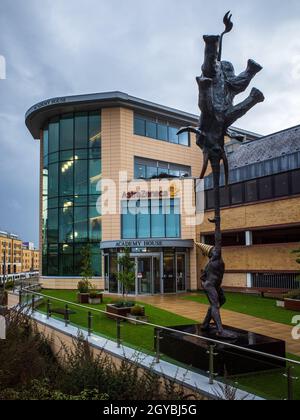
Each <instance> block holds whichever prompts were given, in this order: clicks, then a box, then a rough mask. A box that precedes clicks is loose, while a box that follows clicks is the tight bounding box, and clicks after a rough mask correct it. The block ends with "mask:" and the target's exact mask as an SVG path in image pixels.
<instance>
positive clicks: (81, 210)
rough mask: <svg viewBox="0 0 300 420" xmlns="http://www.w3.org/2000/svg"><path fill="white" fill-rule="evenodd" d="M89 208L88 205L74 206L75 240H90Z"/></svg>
mask: <svg viewBox="0 0 300 420" xmlns="http://www.w3.org/2000/svg"><path fill="white" fill-rule="evenodd" d="M87 225H88V209H87V208H86V207H75V208H74V241H75V242H88V239H89V235H88V226H87Z"/></svg>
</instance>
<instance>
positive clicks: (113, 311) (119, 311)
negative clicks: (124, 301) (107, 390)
mask: <svg viewBox="0 0 300 420" xmlns="http://www.w3.org/2000/svg"><path fill="white" fill-rule="evenodd" d="M130 311H131V307H128V308H126V307H125V308H124V307H122V308H118V307H117V306H116V305H113V304H110V305H106V313H107V316H108V318H110V319H115V320H117V319H118V317H117V316H114V315H118V316H123V317H125V318H127V316H128V315H129V314H130ZM121 321H122V319H121Z"/></svg>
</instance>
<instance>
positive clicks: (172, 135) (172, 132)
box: [169, 127, 179, 144]
mask: <svg viewBox="0 0 300 420" xmlns="http://www.w3.org/2000/svg"><path fill="white" fill-rule="evenodd" d="M177 133H178V128H176V127H169V140H170V142H171V143H177V144H178V143H179V139H178V136H177Z"/></svg>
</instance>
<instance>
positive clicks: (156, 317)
mask: <svg viewBox="0 0 300 420" xmlns="http://www.w3.org/2000/svg"><path fill="white" fill-rule="evenodd" d="M43 294H45V295H47V296H49V297H55V298H58V299H63V300H66V301H68V302H71V303H77V294H76V292H75V291H65V290H44V291H43ZM111 302H112V299H109V298H105V299H104V303H103V305H97V306H96V307H95V306H91V305H85V306H87V307H89V308H91V312H92V313H93V331H94V332H95V333H98V334H100V335H102V336H104V337H106V338H110V339H116V333H117V329H116V321H114V320H110V319H108V318H107V317H106V315H105V314H101V313H98V312H96V311H95V310H93V309H95V308H96V309H100V310H103V311H105V309H106V304H107V303H111ZM142 305H143V306H145V309H146V314H147V316H148V317H149V322H151V323H153V324H155V325H161V326H165V327H170V326H177V325H188V324H195V321H192V320H190V319H187V318H183V317H181V316H178V315H175V314H173V313H171V312H167V311H164V310H161V309H158V308H154V307H153V306H151V305H147V304H145V303H142ZM64 306H65V305H64V304H63V303H59V302H58V303H55V301H52V309H54V308H64ZM69 307H70V309H72V310H74V311H75V312H76V314H75V315H71V317H70V321H71V323H72V324H75V325H78V326H82V327H84V328H87V313H88V310H86V309H84V308H83V309H80V308H79V307H78V306H73V307H72V305H69ZM39 309H40V310H41V311H43V312H45V311H46V305H45V304H44V305H43V306H41V307H40V308H39ZM56 316H57V317H60V316H59V315H56ZM60 318H63V317H62V316H61V317H60ZM121 334H122V340H123V344H124V345H126V344H127V345H129V346H130V347H133V348H137V349H139V350H146V351H148V352H153V350H154V328H152V327H149V326H143V325H138V326H136V325H132V324H129V323H127V322H126V323H122V328H121Z"/></svg>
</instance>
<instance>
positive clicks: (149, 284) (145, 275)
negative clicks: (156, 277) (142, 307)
mask: <svg viewBox="0 0 300 420" xmlns="http://www.w3.org/2000/svg"><path fill="white" fill-rule="evenodd" d="M137 260H138V263H137V280H138V294H140V295H152V294H153V276H152V257H139V258H138V259H137Z"/></svg>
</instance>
